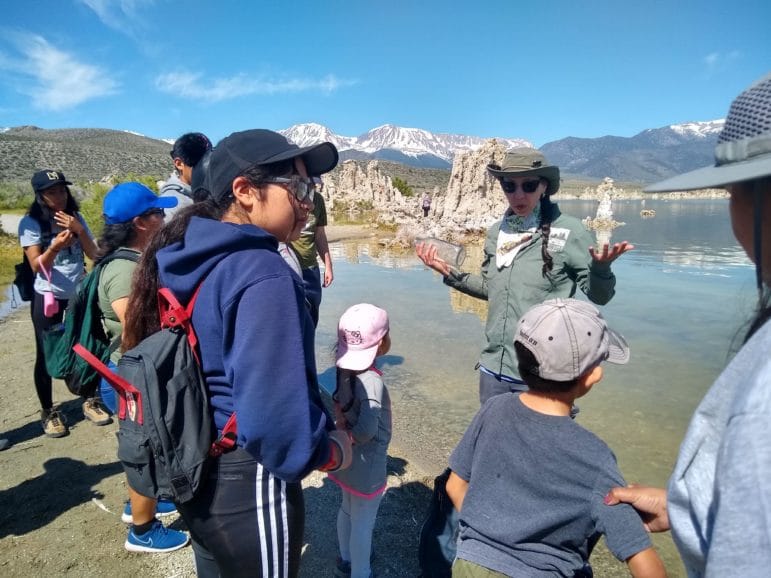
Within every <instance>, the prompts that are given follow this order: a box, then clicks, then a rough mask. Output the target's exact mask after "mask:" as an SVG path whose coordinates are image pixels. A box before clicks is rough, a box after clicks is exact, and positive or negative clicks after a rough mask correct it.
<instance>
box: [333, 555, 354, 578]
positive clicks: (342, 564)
mask: <svg viewBox="0 0 771 578" xmlns="http://www.w3.org/2000/svg"><path fill="white" fill-rule="evenodd" d="M350 577H351V563H350V561H348V560H343V559H342V558H341V557H340V556H338V557H337V561H336V566H335V578H350Z"/></svg>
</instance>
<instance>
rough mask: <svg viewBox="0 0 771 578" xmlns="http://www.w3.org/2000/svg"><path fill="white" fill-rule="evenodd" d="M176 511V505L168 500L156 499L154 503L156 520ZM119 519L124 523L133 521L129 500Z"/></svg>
mask: <svg viewBox="0 0 771 578" xmlns="http://www.w3.org/2000/svg"><path fill="white" fill-rule="evenodd" d="M176 513H177V506H175V505H174V502H171V501H169V500H158V503H157V504H156V505H155V518H156V519H158V520H160V519H161V518H164V517H166V516H171V515H172V514H176ZM120 519H121V521H122V522H123V523H124V524H133V523H134V518H133V517H132V516H131V502H126V507H125V508H123V513H122V514H121V515H120Z"/></svg>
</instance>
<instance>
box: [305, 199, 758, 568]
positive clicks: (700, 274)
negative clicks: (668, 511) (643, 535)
mask: <svg viewBox="0 0 771 578" xmlns="http://www.w3.org/2000/svg"><path fill="white" fill-rule="evenodd" d="M560 207H561V209H562V210H563V212H565V213H569V214H572V215H574V216H576V217H579V218H583V217H586V216H589V215H593V214H594V212H595V210H596V203H594V202H585V201H563V202H561V203H560ZM642 208H645V209H653V210H655V211H656V215H655V217H653V218H647V219H643V218H641V216H640V210H641V209H642ZM613 211H614V217H615V219H616V220H618V221H623V222H625V225H624V226H621V227H619V228H617V229H615V230H614V231H613V240H614V241H620V240H625V239H626V240H629V241H630V242H632V243H634V244H635V247H636V248H635V250H634V251H632V252H630V253H627V254H626V255H624V256H623V257H621V258H620V259H619V260H618V261H616V263H615V264H614V266H613V270H614V272H615V274H616V277H617V286H616V296H615V297H614V298H613V299H612V300H611V301H610V303H608V304H607V305H605V306H604V307H601V309H602V311H603V315H604V316H605V317H606V319H607V320H608V322H609V324H610V325H611V326H612V327H614V328H615V329H616V330H618V331H620V332H621V333H622V334H624V336H625V337H626V338H627V340H628V342H629V344H630V347H631V350H632V356H631V360H630V362H629V364H628V365H625V366H614V365H610V364H606V366H605V369H606V372H605V378H604V379H603V381H602V382H601V383H599V384H597V385H596V386H595V387H594V389H593V390H592V392H591V393H590V394H589V395H588V396H586V397H585V398H582V399H580V400H579V404H578V405H579V407H580V409H581V412H580V414H579V415H578V418H577V419H578V421H579V422H580V423H581V424H582V425H584V426H585V427H587V428H588V429H590V430H592V431H594V432H595V433H596V434H597V435H599V436H600V437H601V438H602V439H604V440H605V441H606V442H607V443H608V445H609V446H610V447H611V448H612V449H613V451H614V452H615V453H616V456H617V457H618V462H619V466H620V468H621V471H622V472H623V473H624V475H625V477H626V479H627V480H628V481H636V482H639V483H644V484H653V485H659V486H661V485H664V484H666V481H667V479H668V476H669V474H670V472H671V471H672V468H673V465H674V462H675V459H676V455H677V451H678V447H679V444H680V441H681V440H682V438H683V435H684V433H685V429H686V427H687V425H688V421H689V418H690V416H691V414H692V413H693V410H694V409H695V407H696V405H697V404H698V402H699V401H700V400H701V398H702V396H703V395H704V393H705V392H706V390H707V388H708V387H709V386H710V384H711V383H712V382H713V380H714V379H715V378H716V377H717V375H718V374H719V372H720V371H721V370H722V368H723V367H724V366H725V365H726V363H727V361H728V360H729V359H730V352H731V351H732V350H733V349H735V347H736V346H737V345H738V344H740V342H741V340H740V337H737V336H740V335H741V329H742V327H743V324H744V323H745V320H746V319H747V318H748V317H749V316H750V314H751V311H752V308H753V306H754V304H755V298H756V291H755V285H754V267H753V266H752V264H751V263H750V261H749V260H748V259H747V257H746V256H745V254H744V252H743V251H742V249H741V248H740V247H739V246H738V245H737V243H736V241H735V239H734V237H733V235H732V233H731V229H730V222H729V219H728V203H727V201H725V200H709V201H701V200H685V201H651V200H647V201H646V203H645V205H644V206H643V205H642V204H641V201H621V202H616V203H614V205H613ZM467 250H468V252H469V257H468V258H467V260H466V263H465V264H464V268H467V269H468V270H476V271H478V264H479V262H480V261H481V248H478V247H477V248H474V247H468V248H467ZM332 253H333V259H334V262H335V281H334V283H333V284H332V286H331V287H329V288H328V289H326V290H325V292H324V301H323V303H322V308H321V319H320V323H319V329H318V332H317V359H318V367H319V373H320V374H321V381H322V385H323V386H324V387H325V388H328V389H330V388H333V387H334V370H333V364H334V358H333V354H332V347H333V345H334V341H335V338H336V333H335V330H336V322H337V319H338V318H339V316H340V314H341V313H342V312H343V311H344V310H345V309H346V308H347V307H348V306H350V305H352V304H354V303H356V302H362V301H368V302H372V303H375V304H377V305H379V306H381V307H384V308H385V309H386V310H387V311H388V312H389V316H390V318H391V336H392V347H391V352H390V354H389V355H388V356H386V357H385V358H384V360H383V361H384V363H383V364H382V367H383V369H384V373H385V380H386V383H387V384H388V386H389V388H390V391H391V397H392V399H393V405H394V408H393V413H394V442H393V443H394V444H395V445H397V446H398V447H399V448H400V449H401V450H402V452H403V453H404V454H405V456H406V457H407V458H408V459H409V460H410V461H412V462H413V463H415V464H416V465H418V466H419V467H422V468H425V470H426V471H427V472H429V473H439V472H440V471H441V470H442V469H443V468H444V467H445V466H446V463H447V456H448V455H449V452H450V451H451V450H452V448H453V447H454V445H455V444H456V442H457V441H458V439H459V438H460V436H461V435H462V433H463V431H464V430H465V428H466V426H467V425H468V423H469V421H470V420H471V418H472V417H473V415H474V413H475V411H476V410H477V409H478V405H479V404H478V397H477V395H478V394H477V391H478V374H477V372H476V371H475V370H474V366H475V364H476V361H477V359H478V354H479V351H480V347H481V344H482V335H483V320H484V318H485V314H486V309H485V303H483V302H480V301H478V300H475V299H472V298H469V297H466V296H463V295H460V294H459V293H457V292H455V291H452V290H450V289H449V288H448V287H446V286H445V285H443V283H442V280H441V277H440V276H438V275H437V274H435V273H433V272H432V271H431V270H429V269H427V268H426V267H424V266H423V264H422V263H421V262H420V261H419V260H418V259H417V258H416V257H415V256H414V254H412V253H409V254H404V253H402V254H393V253H391V252H389V251H387V250H384V249H382V248H380V247H379V246H378V245H377V244H376V243H367V242H361V241H348V242H340V243H334V244H333V245H332ZM475 259H476V261H475V262H474V260H475ZM657 546H658V547H659V549H660V551H661V553H662V556H663V557H664V558H665V561H666V562H667V566H668V568H669V570H670V572H671V575H678V572H679V571H681V567H679V562H677V555H676V553H675V550H674V547H673V545H672V543H671V540H669V538H667V537H663V538H661V537H657Z"/></svg>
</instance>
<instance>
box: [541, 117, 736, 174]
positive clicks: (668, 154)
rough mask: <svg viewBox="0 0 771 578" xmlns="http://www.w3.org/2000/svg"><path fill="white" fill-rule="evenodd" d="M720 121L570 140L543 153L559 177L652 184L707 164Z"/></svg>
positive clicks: (549, 146) (544, 148) (550, 145)
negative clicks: (634, 133)
mask: <svg viewBox="0 0 771 578" xmlns="http://www.w3.org/2000/svg"><path fill="white" fill-rule="evenodd" d="M724 124H725V121H724V120H722V119H721V120H712V121H706V122H687V123H682V124H673V125H669V126H664V127H660V128H649V129H646V130H644V131H642V132H640V133H638V134H636V135H634V136H632V137H620V136H603V137H600V138H575V137H568V138H564V139H560V140H557V141H553V142H550V143H546V144H545V145H543V146H542V147H541V151H542V152H543V153H544V154H545V155H546V157H547V158H548V159H549V161H550V162H552V163H554V164H556V165H558V166H559V167H560V169H561V171H562V173H563V174H566V175H576V176H583V177H591V178H603V177H606V176H609V175H610V176H612V177H613V178H614V179H617V180H618V179H620V180H627V181H633V182H643V183H650V182H655V181H657V180H661V179H664V178H667V177H670V176H672V175H676V174H679V173H683V172H686V171H690V170H693V169H695V168H698V167H703V166H707V165H709V164H711V163H712V162H713V161H714V152H715V144H716V143H717V137H718V133H719V132H720V130H721V129H722V128H723V125H724Z"/></svg>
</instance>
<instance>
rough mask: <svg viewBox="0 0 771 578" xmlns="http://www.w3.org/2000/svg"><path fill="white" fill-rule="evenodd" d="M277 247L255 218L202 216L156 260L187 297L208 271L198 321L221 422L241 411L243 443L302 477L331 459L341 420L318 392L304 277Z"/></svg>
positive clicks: (165, 281) (286, 473)
mask: <svg viewBox="0 0 771 578" xmlns="http://www.w3.org/2000/svg"><path fill="white" fill-rule="evenodd" d="M277 247H278V243H277V241H276V238H275V237H273V236H272V235H270V234H269V233H267V232H265V231H264V230H262V229H260V228H258V227H256V226H254V225H236V224H232V223H222V222H219V221H214V220H211V219H203V218H199V217H193V218H192V219H191V221H190V225H189V226H188V229H187V231H186V233H185V238H184V240H183V241H182V242H180V243H174V244H172V245H169V246H168V247H164V248H163V249H161V250H160V251H158V255H157V260H158V268H159V271H160V281H161V284H162V285H163V286H164V287H168V288H169V289H171V290H172V291H173V292H174V294H175V295H176V296H177V298H178V299H179V300H180V302H182V303H187V302H188V301H189V300H190V298H191V297H192V295H193V292H194V291H195V289H196V287H198V285H199V284H201V281H202V280H203V279H205V281H204V282H203V284H201V291H200V293H199V294H198V301H197V302H196V305H195V310H194V311H193V327H194V328H195V332H196V335H197V336H198V339H199V341H200V348H201V365H202V367H203V373H204V376H205V377H206V383H207V385H208V387H209V392H210V394H211V404H212V408H213V410H214V421H215V424H216V426H217V429H219V430H221V429H222V428H223V427H224V425H225V422H226V421H227V419H228V417H229V416H230V414H231V413H232V412H233V411H234V410H235V412H236V416H237V420H238V445H239V446H241V447H243V448H244V449H246V451H248V452H249V453H250V454H251V455H252V456H254V458H255V459H256V460H257V461H258V462H260V463H261V464H262V465H263V466H264V467H265V468H266V469H267V470H268V471H269V472H271V473H272V474H274V475H275V476H277V477H279V478H281V479H283V480H286V481H289V482H294V481H298V480H300V479H302V478H303V477H305V476H306V475H307V474H308V473H310V472H311V471H312V470H314V469H316V468H318V467H319V466H321V465H323V464H325V463H326V462H327V460H328V459H329V439H328V437H327V433H326V432H327V430H332V429H333V428H334V425H333V423H332V420H331V419H330V418H329V417H328V415H327V414H326V412H325V410H324V406H323V404H322V402H321V397H320V394H319V387H318V381H317V377H316V361H315V353H314V348H313V343H314V328H313V322H312V321H311V317H310V315H309V314H308V311H307V310H306V307H305V291H304V289H303V285H302V281H301V279H300V278H299V277H298V276H297V275H296V274H295V273H294V272H293V271H292V270H291V269H290V267H289V266H288V265H287V264H286V262H285V261H284V259H283V258H282V257H281V255H280V254H279V253H278V250H277Z"/></svg>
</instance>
